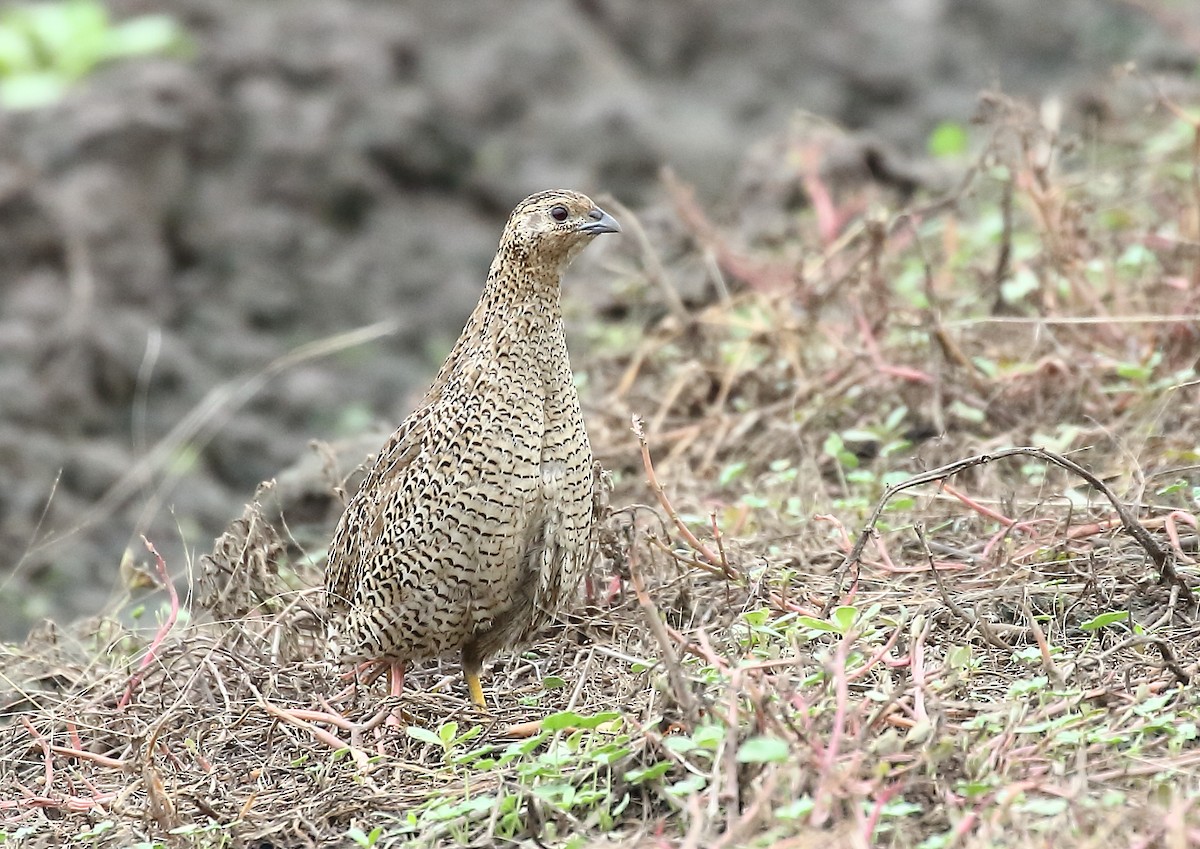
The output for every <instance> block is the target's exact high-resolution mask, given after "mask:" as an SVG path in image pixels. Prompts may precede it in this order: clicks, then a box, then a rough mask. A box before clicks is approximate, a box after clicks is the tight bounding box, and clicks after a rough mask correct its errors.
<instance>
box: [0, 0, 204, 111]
mask: <svg viewBox="0 0 1200 849" xmlns="http://www.w3.org/2000/svg"><path fill="white" fill-rule="evenodd" d="M185 45H186V40H185V38H184V36H183V32H182V31H181V30H180V28H179V25H178V24H177V23H176V22H175V19H174V18H172V17H170V16H169V15H141V16H139V17H135V18H129V19H128V20H125V21H122V22H120V23H113V22H112V21H111V20H110V19H109V17H108V10H107V9H106V8H105V7H104V5H103V4H101V3H100V2H98V0H62V2H52V3H29V4H26V5H20V6H13V7H11V8H9V9H6V10H4V11H3V12H2V13H0V107H3V108H5V109H34V108H37V107H41V106H48V105H50V104H53V103H55V102H56V101H58V100H59V99H60V98H61V97H62V96H63V95H64V94H65V93H66V91H67V89H68V88H69V87H70V86H71V85H72V84H73V83H75V82H77V81H78V80H80V79H82V78H83V77H85V76H87V75H88V74H89V73H91V72H92V71H93V70H94V69H95V68H96V67H97V66H98V65H101V64H103V63H104V62H108V61H112V60H115V59H123V58H128V57H132V56H150V55H156V54H164V53H171V52H180V51H182V50H183V49H184V48H185Z"/></svg>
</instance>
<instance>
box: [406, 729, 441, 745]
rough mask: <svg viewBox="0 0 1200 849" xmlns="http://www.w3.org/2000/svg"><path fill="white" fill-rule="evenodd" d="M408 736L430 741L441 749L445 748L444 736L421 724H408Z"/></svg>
mask: <svg viewBox="0 0 1200 849" xmlns="http://www.w3.org/2000/svg"><path fill="white" fill-rule="evenodd" d="M408 736H409V737H412V738H413V739H414V740H416V741H418V742H421V743H429V744H430V745H432V746H437V747H438V748H439V749H444V748H445V744H444V743H443V742H442V738H441V737H439V736H438V735H437V734H435V733H434V732H432V731H430V730H429V729H428V728H422V727H420V726H419V725H410V726H408Z"/></svg>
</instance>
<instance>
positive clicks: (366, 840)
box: [346, 825, 383, 849]
mask: <svg viewBox="0 0 1200 849" xmlns="http://www.w3.org/2000/svg"><path fill="white" fill-rule="evenodd" d="M381 834H383V826H381V825H377V826H375V827H374V828H373V829H371V830H370V832H364V831H363V830H362V829H361V828H358V827H355V828H351V829H350V830H348V831H347V832H346V836H347V837H349V838H350V839H351V840H353V841H354V842H355V843H356V844H357V845H359V846H362V847H363V849H371V847H372V846H374V845H375V843H376V842H377V841H378V840H379V836H380V835H381Z"/></svg>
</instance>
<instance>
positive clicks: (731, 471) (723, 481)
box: [717, 460, 746, 486]
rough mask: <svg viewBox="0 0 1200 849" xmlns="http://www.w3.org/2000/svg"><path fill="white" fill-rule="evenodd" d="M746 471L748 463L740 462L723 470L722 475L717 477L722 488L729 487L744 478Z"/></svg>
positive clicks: (731, 464)
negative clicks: (743, 474)
mask: <svg viewBox="0 0 1200 849" xmlns="http://www.w3.org/2000/svg"><path fill="white" fill-rule="evenodd" d="M745 471H746V462H745V461H744V460H739V461H737V462H735V463H730V464H729V465H727V466H726V467H725V468H723V469H721V474H720V475H718V476H717V482H718V483H719V484H720V485H721V486H729V484H731V483H733V482H734V481H735V480H737V479H738V478H740V477H741V476H742V473H743V472H745Z"/></svg>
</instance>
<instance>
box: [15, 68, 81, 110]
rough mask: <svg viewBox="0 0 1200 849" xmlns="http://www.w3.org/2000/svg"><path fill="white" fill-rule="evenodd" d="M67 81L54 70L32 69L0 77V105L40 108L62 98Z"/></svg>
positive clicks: (23, 108) (21, 108)
mask: <svg viewBox="0 0 1200 849" xmlns="http://www.w3.org/2000/svg"><path fill="white" fill-rule="evenodd" d="M66 91H67V81H66V79H65V78H63V76H62V75H60V74H57V73H54V72H52V71H31V72H28V73H24V74H17V75H16V76H12V77H8V78H7V79H0V106H3V107H4V108H5V109H10V110H13V111H19V110H25V109H40V108H42V107H43V106H52V105H53V104H55V103H57V102H58V101H60V100H62V97H63V95H64V94H66Z"/></svg>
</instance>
